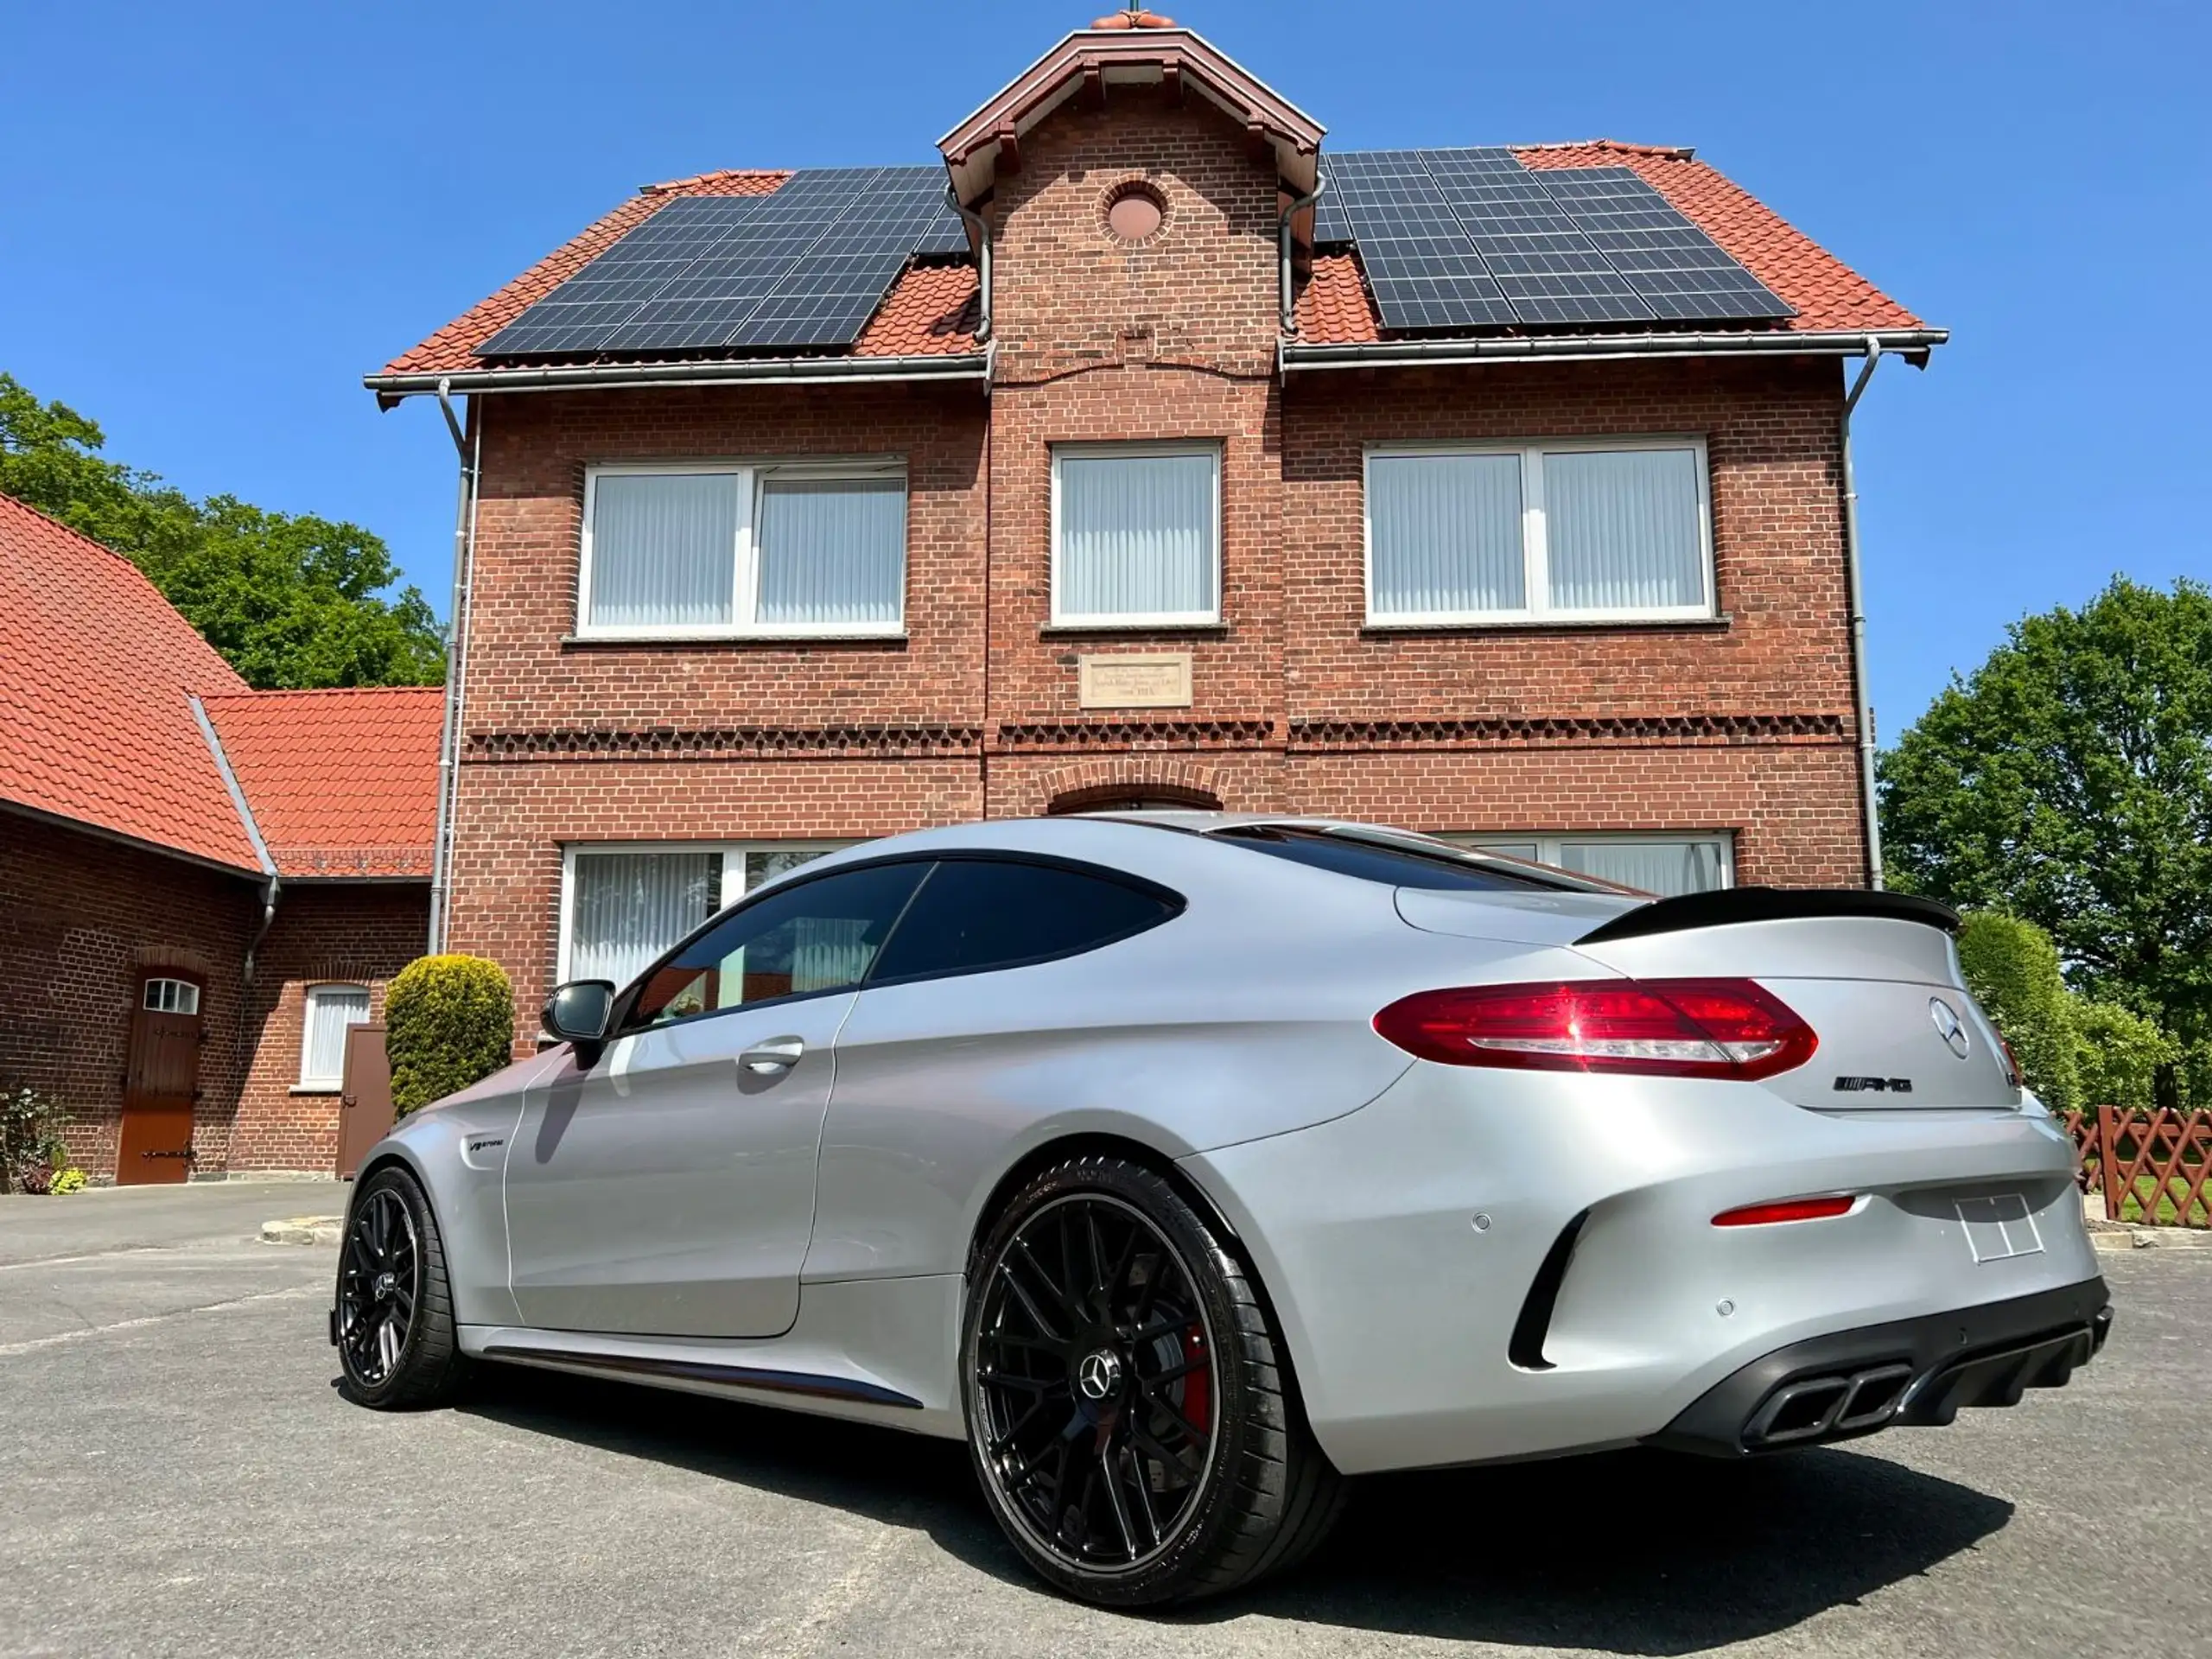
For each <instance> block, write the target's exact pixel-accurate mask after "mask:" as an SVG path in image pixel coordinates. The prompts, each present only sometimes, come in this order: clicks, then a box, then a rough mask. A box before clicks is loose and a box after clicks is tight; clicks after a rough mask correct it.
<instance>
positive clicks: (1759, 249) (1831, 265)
mask: <svg viewBox="0 0 2212 1659" xmlns="http://www.w3.org/2000/svg"><path fill="white" fill-rule="evenodd" d="M1514 154H1515V155H1516V156H1519V157H1520V158H1521V160H1522V162H1523V163H1524V164H1526V165H1527V166H1529V167H1531V168H1560V167H1626V168H1634V169H1635V170H1636V171H1637V173H1638V174H1640V175H1643V179H1644V181H1646V182H1647V183H1649V185H1650V186H1651V188H1653V189H1655V190H1656V191H1658V192H1659V194H1661V195H1662V196H1664V197H1666V198H1667V200H1669V201H1670V202H1672V203H1673V204H1674V206H1675V207H1676V208H1677V209H1678V210H1679V211H1680V212H1681V214H1682V215H1683V217H1685V218H1686V219H1689V220H1690V221H1691V222H1692V223H1693V224H1694V225H1696V226H1698V227H1699V228H1700V230H1702V231H1703V232H1705V233H1706V234H1707V236H1709V237H1711V238H1713V240H1714V241H1715V242H1717V243H1719V245H1720V246H1721V247H1722V248H1723V249H1724V250H1725V251H1726V252H1727V253H1728V254H1729V255H1731V256H1732V257H1734V258H1735V259H1737V260H1738V261H1739V262H1741V263H1742V264H1743V265H1744V267H1745V270H1749V271H1750V272H1751V274H1752V275H1753V276H1754V277H1758V279H1759V280H1760V281H1761V282H1763V283H1765V284H1766V285H1767V286H1768V287H1769V288H1770V289H1773V290H1774V291H1775V292H1776V293H1777V294H1778V295H1780V296H1782V297H1783V299H1785V300H1787V301H1788V302H1789V303H1790V304H1791V305H1793V306H1795V307H1796V308H1797V315H1796V316H1794V317H1792V318H1790V319H1789V321H1787V322H1785V323H1783V325H1782V327H1784V328H1786V329H1789V330H1794V331H1796V332H1798V333H1805V332H1808V331H1809V332H1816V333H1825V332H1828V331H1832V330H1840V331H1845V332H1856V331H1858V330H1860V329H1866V328H1918V327H1922V326H1923V325H1922V323H1921V321H1920V319H1919V318H1917V317H1916V316H1914V315H1912V313H1911V312H1910V311H1908V310H1906V309H1905V308H1904V307H1903V306H1901V305H1899V304H1898V303H1897V302H1896V301H1895V300H1892V299H1891V298H1890V297H1889V296H1887V295H1885V294H1884V293H1882V292H1881V290H1880V289H1877V288H1876V287H1875V286H1874V285H1873V284H1872V283H1870V282H1868V281H1867V280H1866V278H1865V277H1861V276H1860V275H1859V273H1858V272H1857V271H1855V270H1852V269H1851V268H1850V267H1849V266H1847V265H1846V264H1844V263H1843V262H1842V261H1841V260H1840V259H1838V258H1837V257H1835V256H1834V254H1832V253H1830V252H1829V251H1827V249H1825V248H1823V247H1821V245H1819V244H1818V243H1817V242H1815V241H1814V240H1813V239H1812V238H1810V237H1808V236H1807V235H1805V234H1804V232H1802V231H1799V230H1798V229H1796V227H1795V226H1792V225H1791V224H1790V223H1789V221H1788V220H1787V219H1783V217H1782V216H1781V215H1780V214H1778V213H1776V212H1774V210H1773V209H1771V208H1770V207H1767V206H1766V205H1765V204H1764V203H1763V202H1761V201H1759V200H1757V199H1756V198H1755V197H1753V196H1751V195H1750V194H1748V193H1746V192H1745V190H1743V189H1742V188H1739V187H1738V186H1737V185H1735V184H1732V183H1731V182H1730V181H1728V180H1727V179H1726V177H1724V176H1723V175H1721V174H1719V173H1718V172H1716V171H1714V170H1713V168H1710V167H1707V165H1706V164H1705V163H1704V162H1699V161H1693V160H1691V159H1690V157H1689V156H1688V154H1687V153H1686V152H1684V151H1682V150H1680V149H1667V148H1665V147H1663V146H1661V145H1656V144H1625V143H1619V142H1618V141H1616V140H1613V139H1610V138H1605V139H1599V140H1597V141H1595V142H1593V143H1586V144H1546V145H1541V146H1529V147H1525V148H1519V149H1515V151H1514ZM1298 332H1299V336H1300V339H1302V340H1306V341H1307V342H1309V343H1310V344H1313V345H1317V346H1350V345H1358V344H1363V343H1365V342H1367V341H1369V340H1376V339H1378V338H1380V334H1379V330H1378V329H1377V327H1376V315H1375V310H1374V307H1373V305H1372V303H1371V302H1370V300H1369V298H1368V296H1367V292H1366V289H1365V287H1364V286H1363V283H1361V281H1360V275H1359V264H1358V261H1357V259H1356V258H1354V257H1352V256H1351V255H1350V254H1328V253H1324V254H1318V255H1316V256H1315V257H1314V260H1313V277H1312V279H1311V280H1310V281H1309V282H1308V283H1306V287H1305V289H1304V290H1303V291H1302V292H1301V293H1300V295H1299V297H1298Z"/></svg>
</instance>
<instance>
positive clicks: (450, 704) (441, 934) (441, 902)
mask: <svg viewBox="0 0 2212 1659" xmlns="http://www.w3.org/2000/svg"><path fill="white" fill-rule="evenodd" d="M451 392H452V383H451V382H450V381H447V380H441V381H439V382H438V409H439V411H440V412H441V413H442V414H443V415H444V416H445V417H446V430H447V431H448V432H449V433H451V434H452V435H453V447H454V453H455V454H458V455H459V456H460V457H461V480H460V485H459V490H458V499H457V501H456V504H455V505H454V526H453V602H452V605H451V607H450V608H449V609H448V612H447V615H448V618H449V619H450V620H449V621H448V624H447V627H446V696H445V719H444V724H443V727H442V729H441V731H440V734H439V739H438V816H437V829H436V830H435V834H434V836H433V838H432V840H431V842H430V929H429V941H428V944H429V955H431V956H436V955H437V954H438V953H439V952H440V951H442V950H444V949H445V944H446V912H447V909H448V901H449V899H450V898H451V893H452V883H453V838H454V812H455V810H456V809H457V807H458V804H459V799H460V782H461V775H460V774H461V766H460V760H461V701H462V699H461V689H462V688H461V682H462V678H463V676H464V674H465V672H466V664H467V649H466V635H467V617H468V596H469V588H470V581H471V577H472V575H473V571H472V569H471V567H472V565H473V564H474V560H475V555H476V502H477V496H478V490H477V482H478V479H479V476H480V471H481V468H482V466H483V460H484V430H483V427H482V424H481V423H479V424H478V426H477V429H476V431H475V432H474V435H471V434H469V433H468V432H467V431H466V430H465V429H464V428H463V426H462V423H461V417H460V416H456V415H455V414H454V407H453V398H452V396H451Z"/></svg>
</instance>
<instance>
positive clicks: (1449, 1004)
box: [1375, 979, 1820, 1080]
mask: <svg viewBox="0 0 2212 1659" xmlns="http://www.w3.org/2000/svg"><path fill="white" fill-rule="evenodd" d="M1375 1029H1376V1032H1378V1033H1380V1034H1381V1035H1383V1037H1385V1038H1387V1039H1389V1040H1390V1041H1391V1042H1393V1043H1395V1044H1396V1045H1397V1046H1399V1047H1400V1048H1402V1049H1404V1050H1405V1051H1406V1052H1408V1053H1409V1054H1417V1055H1419V1056H1420V1057H1421V1058H1422V1059H1425V1060H1440V1061H1442V1062H1443V1063H1444V1064H1445V1065H1501V1066H1512V1067H1517V1068H1519V1069H1522V1070H1524V1071H1609V1072H1630V1073H1634V1074H1636V1075H1637V1076H1640V1077H1730V1078H1734V1079H1738V1080H1749V1079H1751V1078H1755V1077H1772V1076H1773V1075H1774V1074H1775V1073H1776V1072H1777V1071H1789V1069H1790V1068H1791V1067H1792V1066H1797V1065H1804V1063H1805V1062H1806V1061H1807V1060H1809V1059H1811V1058H1813V1051H1814V1050H1815V1048H1817V1047H1819V1046H1820V1039H1819V1038H1818V1037H1816V1036H1815V1035H1814V1034H1813V1028H1812V1027H1810V1026H1808V1025H1807V1024H1806V1023H1805V1022H1804V1021H1803V1020H1801V1019H1799V1018H1798V1017H1797V1015H1796V1013H1795V1012H1793V1011H1792V1010H1791V1009H1790V1008H1789V1007H1788V1006H1787V1005H1785V1004H1784V1003H1783V1001H1781V1000H1780V999H1779V998H1777V997H1775V996H1773V995H1770V994H1769V993H1768V992H1766V991H1764V990H1763V989H1761V988H1759V987H1758V986H1757V985H1755V984H1753V983H1752V982H1751V981H1750V980H1748V979H1643V980H1638V979H1606V980H1588V981H1583V982H1576V983H1569V984H1551V985H1475V986H1469V987H1467V988H1465V989H1461V990H1452V991H1421V992H1417V993H1415V994H1414V995H1412V996H1408V997H1402V998H1400V999H1399V1000H1398V1001H1395V1002H1393V1003H1392V1004H1391V1005H1390V1006H1389V1007H1387V1008H1385V1009H1383V1012H1382V1013H1380V1014H1376V1016H1375Z"/></svg>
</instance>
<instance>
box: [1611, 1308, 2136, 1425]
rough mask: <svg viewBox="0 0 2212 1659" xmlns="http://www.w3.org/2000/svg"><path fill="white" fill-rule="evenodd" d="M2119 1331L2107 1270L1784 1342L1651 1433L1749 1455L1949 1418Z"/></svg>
mask: <svg viewBox="0 0 2212 1659" xmlns="http://www.w3.org/2000/svg"><path fill="white" fill-rule="evenodd" d="M2111 1329H2112V1305H2111V1299H2110V1297H2109V1295H2108V1294H2107V1292H2106V1289H2105V1281H2103V1280H2102V1279H2089V1280H2085V1281H2082V1283H2080V1284H2077V1285H2068V1286H2065V1287H2062V1288H2060V1289H2057V1290H2047V1291H2043V1292H2041V1293H2039V1294H2036V1295H2032V1296H2018V1297H2013V1298H2012V1299H2010V1300H2005V1301H2001V1302H1986V1303H1984V1304H1982V1305H1981V1306H1979V1307H1966V1308H1960V1309H1958V1310H1956V1311H1955V1312H1947V1313H1930V1314H1926V1315H1924V1316H1923V1317H1921V1318H1919V1319H1898V1320H1895V1321H1892V1322H1891V1323H1890V1324H1887V1325H1864V1326H1861V1327H1860V1328H1859V1329H1858V1330H1855V1331H1839V1332H1834V1333H1833V1334H1832V1335H1828V1336H1823V1337H1815V1338H1812V1339H1811V1340H1810V1341H1807V1342H1795V1343H1791V1344H1789V1345H1788V1346H1787V1347H1783V1348H1777V1349H1776V1350H1775V1351H1774V1352H1772V1353H1770V1354H1768V1355H1766V1356H1765V1357H1763V1358H1760V1359H1756V1360H1753V1361H1752V1362H1751V1363H1750V1364H1748V1365H1746V1366H1745V1367H1744V1368H1743V1369H1742V1370H1738V1371H1737V1372H1735V1373H1734V1374H1733V1375H1732V1376H1728V1377H1726V1379H1724V1380H1723V1381H1721V1382H1719V1383H1715V1384H1714V1385H1713V1387H1712V1388H1710V1389H1707V1391H1706V1392H1705V1393H1704V1394H1702V1395H1700V1396H1699V1397H1698V1399H1697V1400H1696V1402H1694V1404H1692V1405H1691V1406H1690V1407H1689V1408H1688V1409H1687V1410H1685V1411H1684V1412H1682V1414H1681V1415H1680V1416H1678V1417H1676V1418H1675V1420H1674V1421H1672V1422H1671V1423H1669V1424H1668V1425H1667V1427H1665V1428H1663V1429H1662V1430H1661V1431H1660V1432H1659V1433H1656V1434H1655V1435H1653V1436H1652V1437H1651V1439H1650V1441H1649V1443H1650V1444H1651V1445H1654V1446H1664V1447H1666V1448H1668V1449H1669V1450H1670V1451H1676V1452H1698V1453H1700V1454H1701V1455H1703V1456H1707V1457H1715V1458H1744V1457H1752V1456H1756V1455H1758V1453H1760V1452H1780V1451H1789V1450H1791V1449H1793V1448H1795V1447H1797V1446H1824V1445H1827V1444H1829V1443H1831V1442H1834V1441H1836V1440H1855V1439H1857V1438H1858V1437H1859V1436H1860V1435H1862V1434H1872V1433H1875V1432H1876V1431H1877V1430H1879V1429H1884V1428H1890V1427H1895V1426H1897V1425H1898V1424H1941V1423H1948V1422H1949V1421H1951V1420H1952V1419H1953V1418H1954V1417H1955V1416H1957V1415H1958V1414H1959V1412H1960V1411H1961V1408H1965V1407H1967V1406H2012V1405H2018V1403H2019V1401H2020V1396H2021V1395H2022V1393H2023V1392H2024V1391H2025V1390H2026V1389H2057V1388H2063V1387H2064V1386H2065V1385H2066V1383H2067V1382H2068V1380H2069V1378H2070V1377H2072V1376H2073V1375H2074V1372H2075V1370H2076V1369H2078V1368H2079V1367H2081V1366H2082V1365H2085V1364H2087V1363H2088V1362H2089V1360H2090V1359H2091V1358H2092V1357H2094V1355H2095V1354H2096V1352H2097V1351H2098V1350H2099V1349H2101V1348H2102V1347H2103V1346H2104V1341H2105V1336H2106V1334H2107V1332H2109V1331H2110V1330H2111Z"/></svg>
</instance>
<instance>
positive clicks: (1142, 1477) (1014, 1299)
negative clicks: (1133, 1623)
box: [976, 1194, 1217, 1572]
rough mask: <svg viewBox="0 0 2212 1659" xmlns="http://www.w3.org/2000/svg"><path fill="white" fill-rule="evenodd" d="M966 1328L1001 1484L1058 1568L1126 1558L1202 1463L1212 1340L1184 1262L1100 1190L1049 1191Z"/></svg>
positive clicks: (1172, 1516)
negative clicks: (976, 1321) (1058, 1194)
mask: <svg viewBox="0 0 2212 1659" xmlns="http://www.w3.org/2000/svg"><path fill="white" fill-rule="evenodd" d="M982 1296H983V1310H982V1321H981V1324H980V1326H979V1328H978V1331H977V1333H976V1357H977V1361H978V1364H977V1368H976V1384H977V1390H978V1397H979V1400H980V1402H981V1403H982V1414H981V1420H980V1423H979V1427H981V1428H982V1431H983V1433H984V1436H985V1446H984V1449H985V1454H986V1456H987V1457H988V1459H989V1461H990V1464H991V1467H992V1469H993V1471H994V1472H995V1474H996V1475H997V1477H998V1479H999V1482H1000V1489H1001V1491H1002V1492H1003V1493H1004V1494H1005V1495H1006V1497H1007V1501H1008V1503H1010V1505H1011V1506H1012V1508H1013V1509H1014V1511H1015V1513H1016V1514H1017V1515H1018V1516H1019V1517H1020V1520H1021V1521H1022V1522H1023V1523H1024V1524H1025V1526H1026V1527H1027V1529H1028V1530H1029V1532H1030V1533H1031V1535H1032V1536H1033V1540H1034V1541H1036V1542H1037V1543H1038V1544H1039V1546H1040V1547H1041V1548H1046V1549H1049V1550H1052V1551H1053V1552H1055V1553H1056V1554H1060V1555H1062V1556H1064V1557H1065V1558H1066V1560H1067V1561H1068V1562H1069V1564H1070V1565H1071V1566H1073V1567H1078V1568H1088V1569H1093V1570H1102V1569H1103V1570H1105V1571H1109V1572H1112V1571H1121V1570H1125V1569H1127V1568H1129V1567H1138V1566H1141V1565H1142V1564H1143V1563H1144V1562H1146V1561H1147V1560H1152V1559H1153V1558H1154V1557H1155V1556H1157V1555H1158V1554H1160V1552H1161V1551H1162V1550H1164V1549H1166V1548H1167V1547H1168V1545H1169V1544H1170V1543H1171V1542H1173V1540H1174V1538H1175V1536H1176V1535H1177V1534H1178V1533H1179V1531H1180V1530H1181V1529H1182V1528H1183V1526H1184V1525H1185V1523H1186V1522H1188V1521H1189V1519H1190V1516H1191V1512H1192V1504H1193V1500H1194V1499H1195V1498H1196V1497H1197V1494H1198V1489H1199V1486H1200V1484H1202V1483H1203V1482H1204V1481H1205V1475H1206V1471H1207V1469H1208V1468H1209V1467H1210V1466H1211V1464H1212V1461H1213V1452H1214V1433H1213V1403H1212V1402H1213V1399H1214V1396H1215V1394H1216V1392H1217V1389H1216V1386H1215V1383H1214V1374H1213V1373H1214V1364H1213V1344H1212V1341H1211V1337H1210V1333H1209V1332H1208V1331H1207V1329H1206V1319H1205V1309H1204V1308H1202V1307H1201V1306H1199V1305H1198V1298H1197V1296H1196V1294H1194V1293H1193V1291H1192V1284H1191V1274H1190V1269H1189V1268H1186V1267H1185V1266H1184V1264H1183V1262H1182V1261H1181V1259H1180V1258H1179V1256H1178V1255H1176V1253H1175V1248H1174V1246H1173V1245H1172V1244H1170V1243H1168V1242H1167V1240H1166V1239H1165V1238H1163V1237H1162V1236H1160V1232H1159V1230H1158V1229H1156V1228H1154V1226H1153V1225H1152V1224H1151V1223H1150V1222H1148V1221H1147V1220H1146V1219H1145V1217H1143V1216H1142V1215H1141V1214H1140V1213H1139V1212H1138V1211H1135V1209H1133V1208H1131V1207H1130V1206H1129V1205H1127V1204H1125V1203H1123V1202H1122V1200H1120V1199H1118V1198H1109V1197H1107V1196H1105V1195H1103V1194H1099V1195H1096V1196H1091V1195H1084V1196H1078V1197H1069V1198H1057V1199H1055V1200H1053V1201H1052V1203H1050V1204H1048V1205H1046V1206H1045V1207H1044V1208H1042V1209H1040V1210H1039V1211H1035V1212H1034V1213H1033V1214H1032V1215H1031V1216H1030V1217H1028V1218H1027V1220H1026V1221H1024V1223H1023V1224H1022V1225H1021V1227H1020V1230H1018V1231H1017V1232H1015V1233H1014V1236H1012V1237H1011V1238H1010V1239H1008V1240H1007V1243H1006V1247H1005V1249H1002V1250H1001V1252H1000V1255H999V1258H998V1262H997V1267H996V1270H995V1272H994V1273H993V1274H991V1276H990V1279H989V1281H988V1283H986V1284H985V1286H984V1287H983V1290H982Z"/></svg>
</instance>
